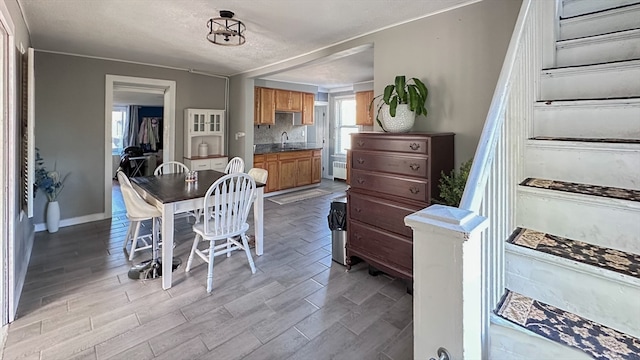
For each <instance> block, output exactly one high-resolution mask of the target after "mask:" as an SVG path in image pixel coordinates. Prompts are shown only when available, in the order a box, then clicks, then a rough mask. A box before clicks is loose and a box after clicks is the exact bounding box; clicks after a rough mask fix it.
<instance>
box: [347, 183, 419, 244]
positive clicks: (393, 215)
mask: <svg viewBox="0 0 640 360" xmlns="http://www.w3.org/2000/svg"><path fill="white" fill-rule="evenodd" d="M347 205H348V206H349V218H350V219H353V220H357V221H360V222H362V223H365V224H369V225H372V226H376V227H379V228H383V229H386V230H388V231H391V232H394V233H397V234H400V235H403V236H407V237H412V236H413V231H412V230H411V228H410V227H408V226H405V224H404V217H405V216H407V215H409V214H413V213H414V212H416V211H418V210H421V209H422V208H423V207H419V206H411V205H407V204H403V203H398V202H394V201H389V200H384V199H379V198H375V197H372V196H367V195H363V194H359V193H353V192H349V199H348V201H347Z"/></svg>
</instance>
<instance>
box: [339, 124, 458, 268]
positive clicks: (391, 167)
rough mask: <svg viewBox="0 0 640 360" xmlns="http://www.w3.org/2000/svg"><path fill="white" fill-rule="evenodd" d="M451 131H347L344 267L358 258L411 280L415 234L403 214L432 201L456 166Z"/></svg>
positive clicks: (421, 207)
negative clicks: (348, 134) (406, 223)
mask: <svg viewBox="0 0 640 360" xmlns="http://www.w3.org/2000/svg"><path fill="white" fill-rule="evenodd" d="M453 139H454V134H452V133H407V134H390V133H357V134H352V135H351V151H350V152H349V155H348V156H349V157H350V158H349V159H348V160H349V161H348V162H349V163H350V168H349V171H350V174H349V178H350V188H349V190H348V191H347V197H348V200H347V206H348V211H347V213H348V217H347V232H348V238H347V267H348V268H349V267H350V266H351V265H352V264H353V263H355V261H356V259H359V260H364V261H366V262H367V263H368V264H369V265H371V266H372V267H374V268H376V269H378V270H380V271H383V272H385V273H388V274H389V275H392V276H397V277H400V278H403V279H408V280H412V279H413V233H412V231H411V228H409V227H407V226H405V225H404V217H405V216H407V215H409V214H411V213H413V212H416V211H418V210H421V209H423V208H425V207H428V206H429V205H431V201H432V199H433V198H437V197H438V194H439V190H438V184H439V183H440V176H441V173H442V172H443V171H444V173H445V174H448V173H449V172H450V171H451V170H452V169H453V166H454V141H453Z"/></svg>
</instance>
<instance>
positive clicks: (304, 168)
mask: <svg viewBox="0 0 640 360" xmlns="http://www.w3.org/2000/svg"><path fill="white" fill-rule="evenodd" d="M311 161H312V158H308V159H299V160H297V163H296V167H297V169H298V173H297V174H296V186H304V185H310V184H311V172H312V171H311Z"/></svg>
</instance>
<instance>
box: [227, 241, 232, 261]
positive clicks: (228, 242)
mask: <svg viewBox="0 0 640 360" xmlns="http://www.w3.org/2000/svg"><path fill="white" fill-rule="evenodd" d="M227 257H231V241H229V239H227Z"/></svg>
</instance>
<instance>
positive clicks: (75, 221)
mask: <svg viewBox="0 0 640 360" xmlns="http://www.w3.org/2000/svg"><path fill="white" fill-rule="evenodd" d="M109 218H111V214H108V216H107V214H105V213H98V214H91V215H84V216H78V217H74V218H69V219H62V220H60V227H61V228H62V227H67V226H73V225H79V224H84V223H88V222H92V221H98V220H104V219H109ZM35 227H36V232H40V231H46V230H47V224H45V223H40V224H35Z"/></svg>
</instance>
